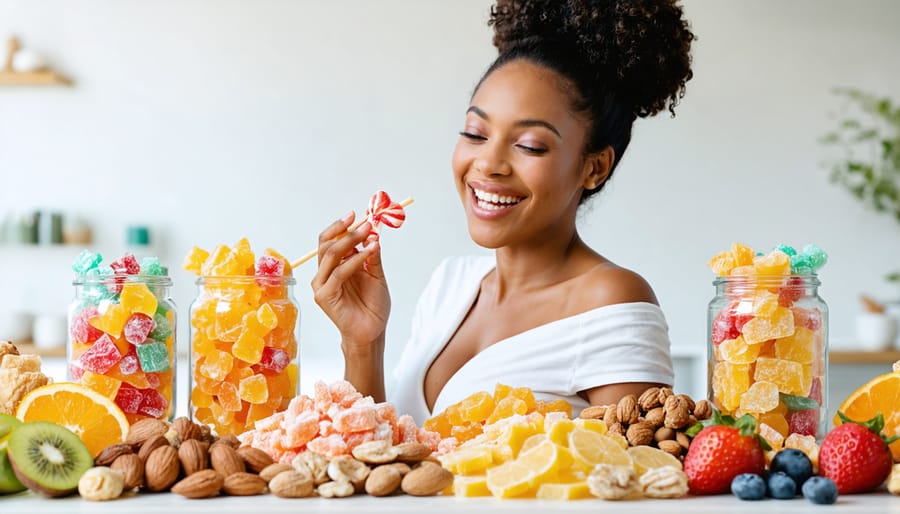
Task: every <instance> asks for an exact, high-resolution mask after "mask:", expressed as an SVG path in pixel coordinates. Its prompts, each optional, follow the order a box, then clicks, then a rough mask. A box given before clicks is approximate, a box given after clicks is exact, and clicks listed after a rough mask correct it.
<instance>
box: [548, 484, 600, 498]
mask: <svg viewBox="0 0 900 514" xmlns="http://www.w3.org/2000/svg"><path fill="white" fill-rule="evenodd" d="M537 497H538V498H540V499H541V500H583V499H586V498H593V497H594V496H593V495H592V494H591V490H590V488H588V485H587V482H585V481H583V482H574V483H570V484H541V486H540V487H538V491H537Z"/></svg>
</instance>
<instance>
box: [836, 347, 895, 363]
mask: <svg viewBox="0 0 900 514" xmlns="http://www.w3.org/2000/svg"><path fill="white" fill-rule="evenodd" d="M897 361H900V350H883V351H879V352H873V351H845V350H841V351H831V352H828V362H829V363H830V364H893V363H894V362H897Z"/></svg>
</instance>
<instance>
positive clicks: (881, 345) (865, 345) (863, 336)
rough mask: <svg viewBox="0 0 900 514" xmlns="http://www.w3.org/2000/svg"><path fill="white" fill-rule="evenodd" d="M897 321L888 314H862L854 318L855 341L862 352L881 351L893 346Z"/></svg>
mask: <svg viewBox="0 0 900 514" xmlns="http://www.w3.org/2000/svg"><path fill="white" fill-rule="evenodd" d="M896 335H897V319H896V318H894V317H893V316H891V315H889V314H884V313H875V312H863V313H860V314H857V316H856V339H857V342H858V343H859V346H860V348H862V349H863V350H871V351H882V350H887V349H888V348H890V347H891V345H893V344H894V337H896Z"/></svg>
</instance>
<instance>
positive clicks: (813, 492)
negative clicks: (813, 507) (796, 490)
mask: <svg viewBox="0 0 900 514" xmlns="http://www.w3.org/2000/svg"><path fill="white" fill-rule="evenodd" d="M803 497H804V498H806V499H807V500H809V501H811V502H813V503H818V504H819V505H831V504H832V503H834V502H836V501H837V497H838V490H837V486H836V485H835V484H834V482H832V481H831V479H830V478H825V477H810V479H809V480H807V481H806V483H805V484H803Z"/></svg>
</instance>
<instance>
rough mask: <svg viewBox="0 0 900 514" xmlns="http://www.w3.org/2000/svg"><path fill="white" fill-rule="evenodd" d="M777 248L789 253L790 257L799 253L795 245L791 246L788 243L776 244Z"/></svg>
mask: <svg viewBox="0 0 900 514" xmlns="http://www.w3.org/2000/svg"><path fill="white" fill-rule="evenodd" d="M775 249H776V250H778V251H779V252H781V253H784V254H787V255H788V256H789V257H793V256H794V255H797V250H795V249H794V247H793V246H789V245H786V244H780V245H778V246H776V247H775Z"/></svg>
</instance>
